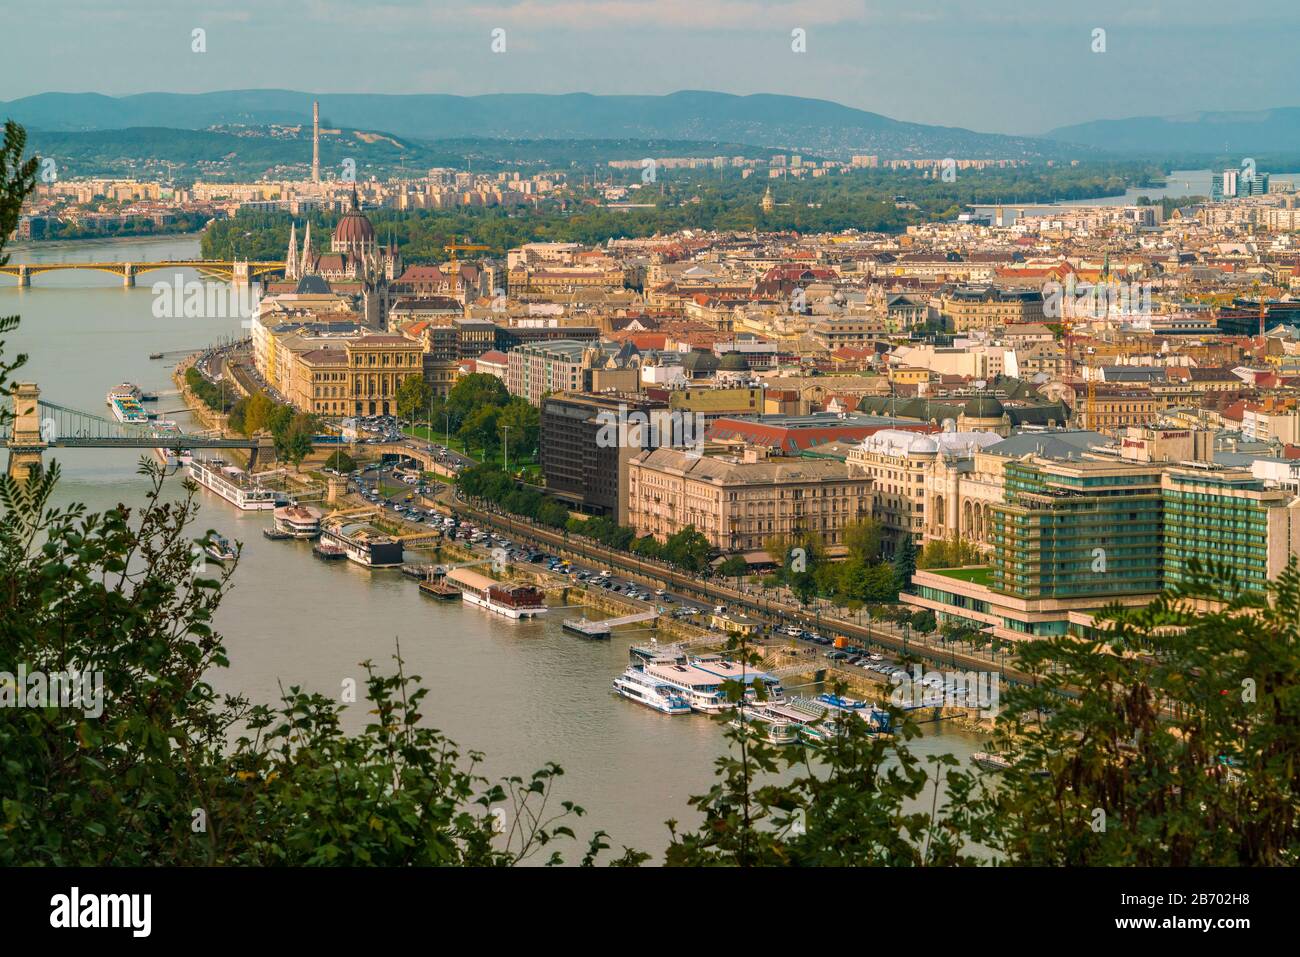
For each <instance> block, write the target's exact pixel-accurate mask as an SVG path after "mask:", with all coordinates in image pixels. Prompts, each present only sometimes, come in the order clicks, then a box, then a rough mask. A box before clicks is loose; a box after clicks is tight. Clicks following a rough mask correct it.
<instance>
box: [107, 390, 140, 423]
mask: <svg viewBox="0 0 1300 957" xmlns="http://www.w3.org/2000/svg"><path fill="white" fill-rule="evenodd" d="M141 394H142V393H141V392H140V387H139V386H138V385H132V384H131V383H130V382H123V383H122V384H121V385H119V386H114V387H113V388H111V389H109V390H108V397H107V402H108V407H109V409H110V410H112V413H113V416H114V417H115V418H116V419H117V421H119V422H122V423H124V424H126V425H147V424H148V423H149V413H148V412H146V411H145V410H144V406H142V405H141V404H140V397H141Z"/></svg>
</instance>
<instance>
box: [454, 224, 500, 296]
mask: <svg viewBox="0 0 1300 957" xmlns="http://www.w3.org/2000/svg"><path fill="white" fill-rule="evenodd" d="M442 248H443V249H445V250H446V251H447V252H449V253H451V258H450V259H448V260H447V264H448V265H449V266H450V267H451V271H452V275H453V276H455V280H454V282H453V284H452V287H451V291H452V292H453V293H455V292H458V291H459V289H460V260H459V259H458V258H457V257H456V254H457V253H458V252H460V251H461V250H462V249H464V250H469V251H473V250H484V249H491V248H492V247H491V246H483V245H481V244H479V243H460V242H457V241H456V237H455V236H453V237H452V241H451V242H449V243H447V245H445V246H443V247H442Z"/></svg>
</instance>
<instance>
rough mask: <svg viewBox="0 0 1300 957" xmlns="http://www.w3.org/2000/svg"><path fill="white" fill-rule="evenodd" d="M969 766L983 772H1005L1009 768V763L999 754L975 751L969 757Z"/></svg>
mask: <svg viewBox="0 0 1300 957" xmlns="http://www.w3.org/2000/svg"><path fill="white" fill-rule="evenodd" d="M970 761H971V764H973V765H975V766H976V767H978V768H983V769H984V770H985V771H1005V770H1007V769H1008V768H1009V767H1011V762H1010V761H1008V760H1007V759H1006V758H1004V757H1002V755H1000V754H991V753H990V752H988V751H976V752H975V753H974V754H972V755H971V756H970Z"/></svg>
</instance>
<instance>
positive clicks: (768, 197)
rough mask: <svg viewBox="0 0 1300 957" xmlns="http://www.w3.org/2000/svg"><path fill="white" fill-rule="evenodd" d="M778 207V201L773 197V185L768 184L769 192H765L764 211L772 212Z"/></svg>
mask: <svg viewBox="0 0 1300 957" xmlns="http://www.w3.org/2000/svg"><path fill="white" fill-rule="evenodd" d="M775 208H776V201H775V200H774V199H772V187H771V186H768V188H767V192H765V193H764V194H763V212H765V213H770V212H771V211H772V210H773V209H775Z"/></svg>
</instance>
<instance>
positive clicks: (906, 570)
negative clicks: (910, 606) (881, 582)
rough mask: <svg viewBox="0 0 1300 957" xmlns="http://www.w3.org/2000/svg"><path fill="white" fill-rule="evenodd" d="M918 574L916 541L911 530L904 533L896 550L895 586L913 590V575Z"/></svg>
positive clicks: (900, 588) (899, 589) (899, 588)
mask: <svg viewBox="0 0 1300 957" xmlns="http://www.w3.org/2000/svg"><path fill="white" fill-rule="evenodd" d="M915 574H916V541H915V539H913V538H912V535H911V533H910V532H908V533H904V535H903V538H902V540H901V541H900V542H899V543H898V549H897V550H896V551H895V552H894V587H895V588H896V589H897V590H898V591H911V590H912V576H913V575H915Z"/></svg>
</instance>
